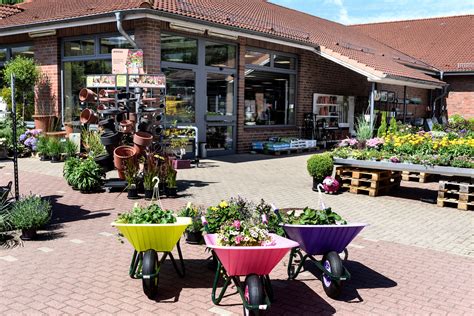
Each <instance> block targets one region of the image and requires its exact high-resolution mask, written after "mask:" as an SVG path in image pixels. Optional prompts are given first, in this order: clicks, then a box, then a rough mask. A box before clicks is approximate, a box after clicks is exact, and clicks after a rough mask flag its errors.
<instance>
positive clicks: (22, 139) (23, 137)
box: [20, 133, 26, 142]
mask: <svg viewBox="0 0 474 316" xmlns="http://www.w3.org/2000/svg"><path fill="white" fill-rule="evenodd" d="M25 139H26V133H25V134H21V135H20V142H22V141H24V140H25Z"/></svg>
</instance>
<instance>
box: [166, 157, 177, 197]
mask: <svg viewBox="0 0 474 316" xmlns="http://www.w3.org/2000/svg"><path fill="white" fill-rule="evenodd" d="M177 174H178V172H177V171H176V170H174V169H173V167H172V165H171V164H169V165H168V173H167V175H166V196H168V197H176V196H177V195H178V185H177V184H176V176H177Z"/></svg>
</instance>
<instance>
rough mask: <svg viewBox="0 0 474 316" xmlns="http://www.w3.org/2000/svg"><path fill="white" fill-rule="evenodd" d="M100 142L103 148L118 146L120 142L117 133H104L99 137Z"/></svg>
mask: <svg viewBox="0 0 474 316" xmlns="http://www.w3.org/2000/svg"><path fill="white" fill-rule="evenodd" d="M100 141H101V143H102V145H104V146H111V145H118V143H119V142H120V135H119V133H114V132H105V133H103V134H102V135H100Z"/></svg>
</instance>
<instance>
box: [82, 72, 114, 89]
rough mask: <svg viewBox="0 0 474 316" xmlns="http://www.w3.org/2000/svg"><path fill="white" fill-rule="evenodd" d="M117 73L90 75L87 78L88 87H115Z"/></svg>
mask: <svg viewBox="0 0 474 316" xmlns="http://www.w3.org/2000/svg"><path fill="white" fill-rule="evenodd" d="M115 84H116V76H115V75H90V76H87V78H86V85H87V87H88V88H115Z"/></svg>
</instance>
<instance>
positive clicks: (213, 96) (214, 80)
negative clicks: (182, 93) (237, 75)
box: [207, 73, 234, 116]
mask: <svg viewBox="0 0 474 316" xmlns="http://www.w3.org/2000/svg"><path fill="white" fill-rule="evenodd" d="M233 114H234V76H233V75H226V74H216V73H208V74H207V115H208V116H219V115H233Z"/></svg>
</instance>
